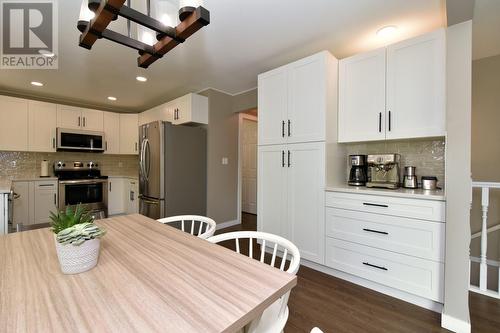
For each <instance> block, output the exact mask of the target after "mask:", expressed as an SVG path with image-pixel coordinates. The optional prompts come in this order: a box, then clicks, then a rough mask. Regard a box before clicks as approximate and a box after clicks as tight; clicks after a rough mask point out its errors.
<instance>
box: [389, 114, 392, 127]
mask: <svg viewBox="0 0 500 333" xmlns="http://www.w3.org/2000/svg"><path fill="white" fill-rule="evenodd" d="M391 128H392V115H391V111H390V110H389V132H390V131H391Z"/></svg>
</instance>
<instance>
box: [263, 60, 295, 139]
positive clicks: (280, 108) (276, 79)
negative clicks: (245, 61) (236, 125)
mask: <svg viewBox="0 0 500 333" xmlns="http://www.w3.org/2000/svg"><path fill="white" fill-rule="evenodd" d="M258 81H259V83H258V85H259V88H258V91H259V93H258V104H259V106H258V107H259V122H258V127H259V129H258V132H259V145H268V144H281V143H286V139H285V135H286V134H287V133H285V127H286V126H288V124H286V122H285V119H287V113H288V112H287V108H288V84H287V82H288V71H287V69H286V67H281V68H278V69H275V70H273V71H271V72H267V73H265V74H261V75H259V79H258Z"/></svg>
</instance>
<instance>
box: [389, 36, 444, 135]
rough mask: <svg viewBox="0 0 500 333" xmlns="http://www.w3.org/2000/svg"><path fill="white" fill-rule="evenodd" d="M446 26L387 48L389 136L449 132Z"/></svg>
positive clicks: (442, 133)
mask: <svg viewBox="0 0 500 333" xmlns="http://www.w3.org/2000/svg"><path fill="white" fill-rule="evenodd" d="M445 95H446V43H445V32H444V30H443V29H440V30H438V31H435V32H432V33H429V34H426V35H423V36H419V37H416V38H412V39H409V40H405V41H403V42H400V43H397V44H394V45H390V46H388V47H387V118H386V122H387V126H386V129H387V139H406V138H419V137H433V136H444V135H445V130H446V128H445V123H446V99H445Z"/></svg>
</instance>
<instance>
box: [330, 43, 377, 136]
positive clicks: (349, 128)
mask: <svg viewBox="0 0 500 333" xmlns="http://www.w3.org/2000/svg"><path fill="white" fill-rule="evenodd" d="M338 119H339V127H338V132H339V142H356V141H374V140H384V139H385V122H384V119H385V48H383V49H379V50H375V51H372V52H367V53H363V54H359V55H355V56H353V57H350V58H346V59H342V60H340V62H339V116H338Z"/></svg>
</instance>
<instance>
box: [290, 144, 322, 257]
mask: <svg viewBox="0 0 500 333" xmlns="http://www.w3.org/2000/svg"><path fill="white" fill-rule="evenodd" d="M286 155H287V156H286V164H287V171H288V172H287V178H286V179H287V198H288V200H287V218H286V221H287V223H286V225H287V229H288V237H289V238H288V239H290V240H291V241H292V242H293V243H294V244H295V245H297V247H298V248H299V250H300V254H301V257H302V258H304V259H307V260H310V261H313V262H317V263H320V264H323V262H324V242H325V185H326V184H325V143H299V144H289V145H288V146H287V152H286Z"/></svg>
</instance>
